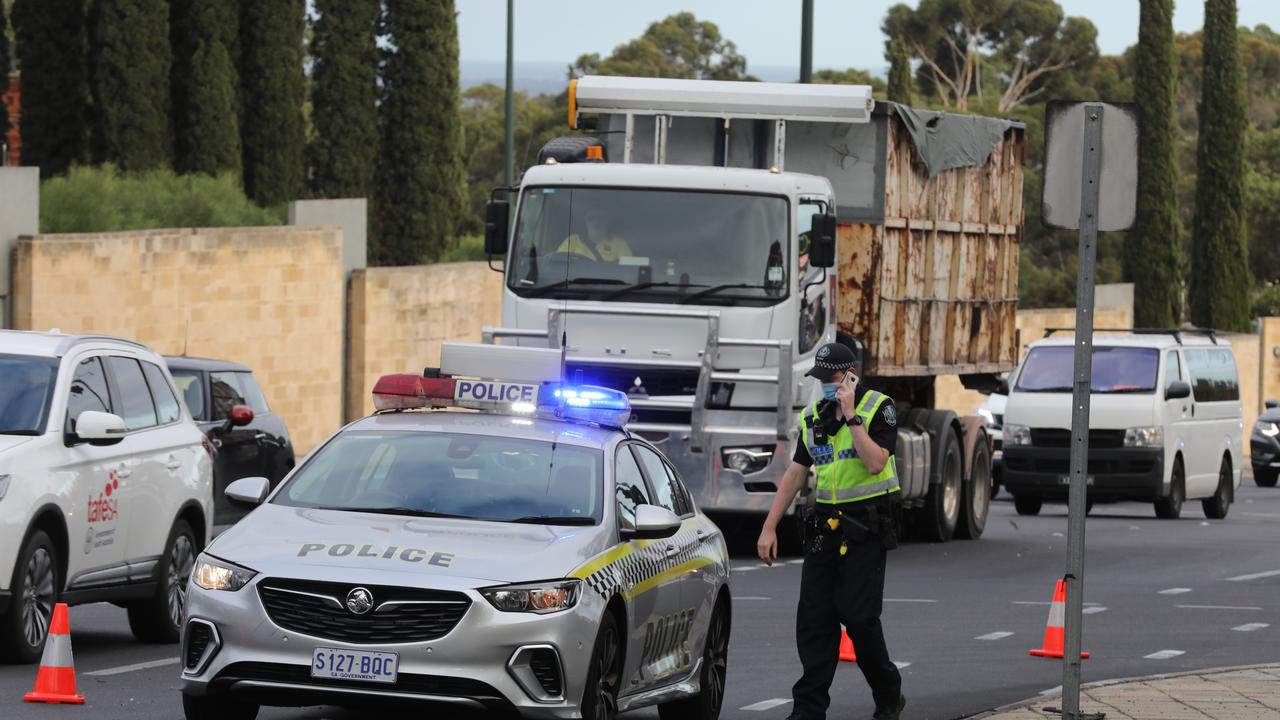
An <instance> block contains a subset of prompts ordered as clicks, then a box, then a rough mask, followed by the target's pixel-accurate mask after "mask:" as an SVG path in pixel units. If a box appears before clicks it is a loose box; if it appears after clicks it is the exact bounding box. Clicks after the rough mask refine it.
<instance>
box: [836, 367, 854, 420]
mask: <svg viewBox="0 0 1280 720" xmlns="http://www.w3.org/2000/svg"><path fill="white" fill-rule="evenodd" d="M857 390H858V385H857V383H856V382H855V381H854V379H853V373H852V372H846V373H845V375H844V380H843V381H842V382H841V383H840V386H839V387H837V388H836V401H837V402H839V403H840V410H841V411H842V413H843V414H844V416H845V417H846V418H851V417H853V398H854V395H855V394H856V393H857Z"/></svg>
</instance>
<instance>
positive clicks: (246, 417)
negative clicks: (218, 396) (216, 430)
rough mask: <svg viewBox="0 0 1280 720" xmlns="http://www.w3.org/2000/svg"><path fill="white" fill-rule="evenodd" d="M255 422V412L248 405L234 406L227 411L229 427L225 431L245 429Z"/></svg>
mask: <svg viewBox="0 0 1280 720" xmlns="http://www.w3.org/2000/svg"><path fill="white" fill-rule="evenodd" d="M251 422H253V410H252V409H250V407H249V406H248V405H232V406H231V409H230V410H228V411H227V425H226V427H225V428H223V430H224V431H225V430H230V429H231V428H237V427H244V426H245V425H248V424H249V423H251Z"/></svg>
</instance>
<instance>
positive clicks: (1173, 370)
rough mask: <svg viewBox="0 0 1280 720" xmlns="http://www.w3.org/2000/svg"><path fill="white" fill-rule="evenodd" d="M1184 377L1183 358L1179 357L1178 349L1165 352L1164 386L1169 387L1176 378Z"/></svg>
mask: <svg viewBox="0 0 1280 720" xmlns="http://www.w3.org/2000/svg"><path fill="white" fill-rule="evenodd" d="M1181 379H1183V378H1182V360H1181V359H1179V358H1178V351H1177V350H1170V351H1169V352H1167V353H1165V354H1164V386H1165V387H1169V385H1170V384H1171V383H1173V382H1174V381H1175V380H1181Z"/></svg>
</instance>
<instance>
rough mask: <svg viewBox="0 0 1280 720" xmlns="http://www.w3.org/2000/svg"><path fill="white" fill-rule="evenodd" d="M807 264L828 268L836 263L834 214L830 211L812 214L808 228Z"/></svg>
mask: <svg viewBox="0 0 1280 720" xmlns="http://www.w3.org/2000/svg"><path fill="white" fill-rule="evenodd" d="M809 264H810V265H812V266H813V267H820V268H829V267H834V266H835V264H836V216H835V215H832V214H830V213H826V214H822V215H814V216H813V225H812V226H811V227H810V229H809Z"/></svg>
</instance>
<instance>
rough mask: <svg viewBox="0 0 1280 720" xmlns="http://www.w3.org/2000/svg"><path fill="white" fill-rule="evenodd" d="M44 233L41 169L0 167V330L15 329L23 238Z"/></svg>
mask: <svg viewBox="0 0 1280 720" xmlns="http://www.w3.org/2000/svg"><path fill="white" fill-rule="evenodd" d="M38 232H40V168H34V167H0V328H11V327H13V296H12V287H13V282H12V281H13V270H12V268H10V267H9V258H10V257H11V256H12V255H13V247H14V245H15V244H16V242H17V240H18V237H19V236H20V235H35V234H36V233H38Z"/></svg>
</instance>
